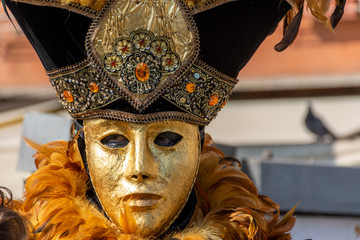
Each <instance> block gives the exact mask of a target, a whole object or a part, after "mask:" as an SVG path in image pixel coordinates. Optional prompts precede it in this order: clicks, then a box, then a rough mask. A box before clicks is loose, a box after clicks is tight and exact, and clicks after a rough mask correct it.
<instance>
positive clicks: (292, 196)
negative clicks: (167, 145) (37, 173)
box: [0, 0, 360, 240]
mask: <svg viewBox="0 0 360 240" xmlns="http://www.w3.org/2000/svg"><path fill="white" fill-rule="evenodd" d="M359 14H360V1H358V0H348V4H347V8H346V11H345V15H344V17H343V20H342V21H341V22H340V24H339V25H338V27H337V28H336V30H335V32H333V31H331V30H330V29H328V28H326V27H324V26H323V25H322V24H321V23H320V22H318V21H316V20H315V19H313V18H310V17H309V14H305V16H304V18H303V21H302V23H301V28H300V33H299V35H298V37H297V39H296V40H295V42H294V43H293V44H292V45H291V46H290V47H289V48H288V49H287V50H285V51H284V52H281V53H278V52H276V51H275V50H274V45H275V44H276V43H278V42H279V41H280V40H281V38H282V28H281V26H280V27H279V28H278V29H277V30H276V31H275V32H274V33H273V34H272V35H271V36H269V37H268V39H266V40H265V42H264V43H263V44H262V46H260V48H259V49H258V51H257V52H256V53H255V55H254V57H253V58H252V59H251V60H250V62H249V63H248V64H247V65H246V66H245V67H244V69H242V70H241V72H240V73H239V76H238V78H239V83H238V85H237V86H236V88H235V90H234V92H233V94H232V97H231V100H230V101H229V103H228V104H227V106H226V107H225V108H224V109H223V110H222V111H221V112H220V113H219V116H218V118H217V120H215V121H213V122H212V123H211V124H210V126H209V127H208V128H207V132H208V133H210V134H211V135H212V136H213V138H214V139H215V142H217V143H218V144H219V146H221V147H222V149H224V151H225V152H226V153H227V154H228V155H233V156H235V157H237V158H238V159H239V160H241V161H242V164H243V169H244V171H246V172H247V173H248V174H249V176H250V177H251V178H252V179H253V181H254V182H255V184H256V185H257V187H258V189H259V191H260V193H262V194H266V195H269V196H271V197H272V198H273V199H275V200H276V201H277V202H278V203H280V204H281V206H282V210H284V211H286V210H288V209H289V208H291V207H292V206H293V205H295V204H297V203H299V205H298V208H297V209H298V210H297V219H298V220H297V224H296V227H295V229H294V232H293V235H294V239H301V240H303V239H314V240H315V239H316V240H323V239H324V240H325V239H326V240H332V239H333V240H339V239H346V240H347V239H349V240H351V239H357V238H358V234H359V229H360V227H359V226H360V201H359V200H358V199H360V190H359V189H360V188H359V187H358V186H359V184H360V169H359V166H360V139H359V138H358V135H357V133H358V132H359V131H360V18H359V16H360V15H359ZM17 29H18V30H19V28H17ZM0 73H1V74H0V136H1V138H0V185H5V186H8V187H9V188H11V189H12V190H13V191H14V192H15V196H16V197H20V196H21V193H22V187H23V183H24V181H25V179H26V177H27V176H28V175H29V174H30V172H31V161H32V160H31V158H30V157H28V158H26V157H24V156H22V157H20V155H19V150H20V146H21V145H22V144H23V143H21V142H22V140H21V137H22V135H23V134H24V133H28V132H29V131H27V130H26V129H23V122H22V121H23V116H24V114H25V113H26V112H29V111H36V112H45V113H52V114H57V115H60V116H66V114H65V113H64V112H63V111H62V110H61V106H60V105H59V104H58V103H57V100H56V97H55V94H54V92H53V90H52V88H51V86H50V83H49V82H48V79H47V76H46V74H45V72H44V70H43V67H42V66H41V64H40V61H39V60H38V58H37V56H36V53H35V52H34V50H33V49H32V47H31V45H30V44H29V43H28V41H27V40H26V39H25V37H24V36H23V35H22V34H21V33H17V32H16V30H15V28H14V27H13V26H12V24H11V23H10V22H9V20H8V18H7V16H6V14H5V13H4V12H3V11H2V10H0ZM309 102H312V106H313V109H314V112H315V113H316V114H317V115H318V116H319V117H321V119H322V120H323V122H324V124H326V126H327V127H328V128H329V130H331V131H332V132H333V133H334V134H335V135H336V136H337V137H338V138H339V139H338V140H336V141H325V142H317V141H316V136H315V135H314V134H312V133H311V132H310V131H309V130H308V129H307V128H306V126H305V117H306V114H307V106H308V103H309ZM29 122H30V123H31V122H34V120H30V121H29ZM35 122H36V120H35ZM32 126H34V125H32V124H30V125H27V126H26V128H31V127H32ZM38 131H42V129H39V130H38ZM44 132H52V131H49V130H46V131H45V130H44ZM54 133H55V132H54ZM35 134H36V133H35ZM38 135H41V134H38ZM359 135H360V134H359ZM349 136H352V137H351V138H350V137H349ZM27 137H31V136H27ZM54 137H55V138H56V136H54ZM39 141H41V140H39ZM24 159H28V160H27V161H29V162H30V167H28V165H26V164H25V163H24V162H22V161H24ZM20 160H21V161H20ZM25 165H26V166H25ZM32 167H34V166H32ZM19 169H22V170H19ZM25 169H27V170H26V171H24V170H25Z"/></svg>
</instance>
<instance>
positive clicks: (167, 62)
mask: <svg viewBox="0 0 360 240" xmlns="http://www.w3.org/2000/svg"><path fill="white" fill-rule="evenodd" d="M179 63H180V61H179V57H178V56H177V55H176V54H175V53H168V54H166V55H165V56H164V57H163V58H162V63H161V65H162V66H163V69H164V70H165V71H166V72H173V71H175V70H176V69H177V68H178V67H179Z"/></svg>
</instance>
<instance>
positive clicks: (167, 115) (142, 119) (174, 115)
mask: <svg viewBox="0 0 360 240" xmlns="http://www.w3.org/2000/svg"><path fill="white" fill-rule="evenodd" d="M71 116H72V117H73V118H76V119H80V120H84V119H95V118H105V119H111V120H119V121H125V122H133V123H151V122H162V121H169V120H179V121H184V122H188V123H193V124H197V125H208V124H209V123H210V121H209V120H203V119H201V118H198V117H196V116H194V115H192V114H189V113H183V112H175V111H174V112H158V113H150V114H133V113H128V112H123V111H118V110H111V109H105V110H103V109H96V110H92V111H88V112H86V113H80V114H71Z"/></svg>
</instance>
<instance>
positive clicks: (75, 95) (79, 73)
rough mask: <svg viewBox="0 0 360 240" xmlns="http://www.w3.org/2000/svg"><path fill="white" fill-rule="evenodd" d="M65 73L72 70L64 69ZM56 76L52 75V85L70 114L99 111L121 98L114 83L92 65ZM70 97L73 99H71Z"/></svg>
mask: <svg viewBox="0 0 360 240" xmlns="http://www.w3.org/2000/svg"><path fill="white" fill-rule="evenodd" d="M84 64H85V63H84ZM63 71H70V70H67V69H63ZM60 72H61V71H60ZM58 74H59V73H58ZM54 76H55V75H50V83H51V85H52V86H53V87H54V89H55V91H56V93H57V95H58V97H59V99H60V102H61V103H62V105H63V107H64V108H65V109H66V110H67V111H68V112H69V113H70V114H74V113H79V112H86V111H88V110H90V109H97V108H100V107H103V106H105V105H107V104H109V103H111V102H113V101H116V100H117V99H119V98H121V95H120V94H119V91H118V89H117V88H116V87H115V88H114V86H113V84H112V82H109V81H108V80H106V79H104V78H103V77H102V76H101V75H100V74H99V73H98V72H96V70H95V68H94V67H93V66H92V65H91V64H90V63H88V64H85V65H84V66H83V67H81V68H80V69H77V70H75V71H73V72H67V74H64V75H60V76H57V77H54ZM94 84H95V85H96V88H97V90H96V91H94V88H93V87H94ZM70 95H71V98H69V96H70ZM69 99H71V100H72V101H69Z"/></svg>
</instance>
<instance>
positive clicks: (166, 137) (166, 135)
mask: <svg viewBox="0 0 360 240" xmlns="http://www.w3.org/2000/svg"><path fill="white" fill-rule="evenodd" d="M181 139H182V136H181V135H179V134H177V133H174V132H163V133H160V134H159V135H157V136H156V138H155V140H154V143H155V144H157V145H159V146H162V147H171V146H174V145H175V144H177V143H178V142H179V141H180V140H181Z"/></svg>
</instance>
